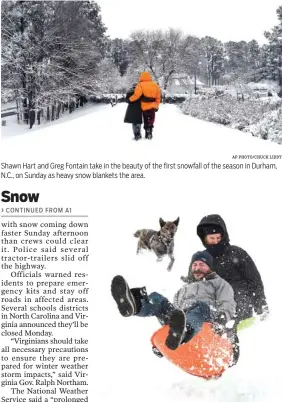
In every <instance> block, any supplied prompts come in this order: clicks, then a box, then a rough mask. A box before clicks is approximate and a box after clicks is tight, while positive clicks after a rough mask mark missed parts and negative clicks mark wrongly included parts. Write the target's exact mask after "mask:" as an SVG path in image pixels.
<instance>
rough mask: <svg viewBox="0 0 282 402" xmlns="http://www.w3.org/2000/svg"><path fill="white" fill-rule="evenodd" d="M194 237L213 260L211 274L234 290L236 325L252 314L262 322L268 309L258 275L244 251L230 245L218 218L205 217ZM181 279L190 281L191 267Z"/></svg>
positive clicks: (223, 226)
mask: <svg viewBox="0 0 282 402" xmlns="http://www.w3.org/2000/svg"><path fill="white" fill-rule="evenodd" d="M197 234H198V236H199V237H200V239H201V241H202V243H203V245H204V247H205V248H206V250H207V251H208V252H209V253H210V254H211V255H212V256H213V258H214V263H215V267H214V269H215V272H216V273H217V274H218V275H219V276H220V277H221V278H223V279H225V280H226V281H227V282H228V283H229V284H230V285H231V286H232V288H233V290H234V298H235V301H236V304H237V312H236V315H237V322H239V321H241V320H244V319H246V318H249V317H252V316H253V311H254V312H255V313H256V314H258V315H260V316H261V319H264V318H265V317H266V316H267V315H268V313H269V309H268V305H267V301H266V297H265V293H264V286H263V282H262V279H261V276H260V273H259V271H258V269H257V267H256V265H255V263H254V261H253V260H252V258H251V257H250V256H249V254H248V253H247V252H246V251H245V250H243V249H242V248H240V247H237V246H233V245H230V240H229V235H228V232H227V228H226V225H225V222H224V220H223V219H222V218H221V216H219V215H207V216H205V217H204V218H203V219H202V220H201V221H200V223H199V225H198V226H197ZM181 279H182V280H183V281H184V282H188V283H189V282H193V281H194V278H193V275H192V271H191V266H190V267H189V271H188V277H181Z"/></svg>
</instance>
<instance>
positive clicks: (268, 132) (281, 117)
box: [244, 106, 282, 144]
mask: <svg viewBox="0 0 282 402" xmlns="http://www.w3.org/2000/svg"><path fill="white" fill-rule="evenodd" d="M244 131H247V132H249V133H251V134H252V135H253V136H255V137H259V138H262V139H264V140H267V139H269V140H272V141H275V142H278V144H282V107H281V106H280V107H279V109H278V110H274V111H273V112H270V113H268V114H267V115H266V116H265V118H264V119H262V120H261V121H260V122H259V123H258V124H254V125H251V126H249V127H247V128H246V129H245V130H244Z"/></svg>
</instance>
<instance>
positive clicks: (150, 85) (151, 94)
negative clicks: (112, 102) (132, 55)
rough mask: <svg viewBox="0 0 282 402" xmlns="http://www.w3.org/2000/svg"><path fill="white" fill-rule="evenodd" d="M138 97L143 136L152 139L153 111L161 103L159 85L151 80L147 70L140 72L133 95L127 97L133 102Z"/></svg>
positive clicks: (156, 109)
mask: <svg viewBox="0 0 282 402" xmlns="http://www.w3.org/2000/svg"><path fill="white" fill-rule="evenodd" d="M138 99H140V100H141V109H142V113H143V120H144V129H145V138H148V139H152V137H153V127H154V122H155V112H156V111H158V109H159V105H160V103H161V89H160V87H159V85H158V84H157V83H156V82H155V81H153V80H152V77H151V74H150V73H149V72H148V71H143V72H142V73H141V74H140V77H139V82H138V84H137V85H136V87H135V90H134V93H133V95H132V96H131V97H130V98H129V101H130V102H135V101H136V100H138Z"/></svg>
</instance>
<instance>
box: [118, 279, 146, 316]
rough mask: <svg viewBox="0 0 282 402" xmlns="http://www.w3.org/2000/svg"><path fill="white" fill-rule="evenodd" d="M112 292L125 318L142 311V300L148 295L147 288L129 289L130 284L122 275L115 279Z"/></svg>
mask: <svg viewBox="0 0 282 402" xmlns="http://www.w3.org/2000/svg"><path fill="white" fill-rule="evenodd" d="M111 292H112V296H113V298H114V299H115V302H116V303H117V307H118V309H119V312H120V314H121V315H122V316H123V317H131V316H133V315H135V314H137V313H138V312H139V311H140V309H141V299H142V298H143V297H145V295H146V294H147V292H146V288H135V289H129V286H128V283H127V282H126V280H125V279H124V278H123V277H122V276H120V275H117V276H115V277H114V278H113V280H112V285H111Z"/></svg>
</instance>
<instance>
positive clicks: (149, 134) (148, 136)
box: [145, 127, 153, 140]
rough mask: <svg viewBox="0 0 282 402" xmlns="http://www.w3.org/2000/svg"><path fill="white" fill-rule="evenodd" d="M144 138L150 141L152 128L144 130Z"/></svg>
mask: <svg viewBox="0 0 282 402" xmlns="http://www.w3.org/2000/svg"><path fill="white" fill-rule="evenodd" d="M145 138H147V139H148V140H151V139H152V138H153V127H147V128H146V130H145Z"/></svg>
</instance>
